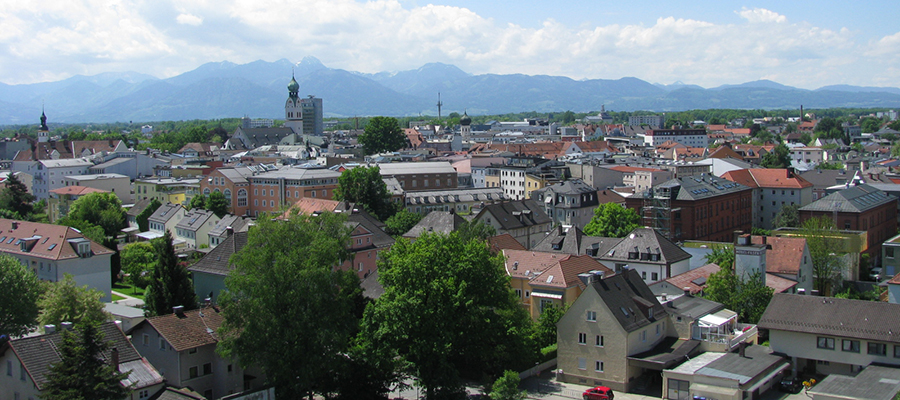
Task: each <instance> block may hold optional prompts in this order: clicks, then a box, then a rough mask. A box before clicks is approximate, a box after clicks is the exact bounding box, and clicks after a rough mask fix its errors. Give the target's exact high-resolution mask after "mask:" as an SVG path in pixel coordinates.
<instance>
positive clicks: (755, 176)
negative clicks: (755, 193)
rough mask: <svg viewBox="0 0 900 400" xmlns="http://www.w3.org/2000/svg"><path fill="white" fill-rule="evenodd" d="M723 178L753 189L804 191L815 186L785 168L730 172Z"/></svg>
mask: <svg viewBox="0 0 900 400" xmlns="http://www.w3.org/2000/svg"><path fill="white" fill-rule="evenodd" d="M722 178H725V179H728V180H729V181H732V182H737V183H740V184H742V185H744V186H749V187H752V188H760V187H762V188H783V189H803V188H807V187H812V186H813V184H812V183H810V182H809V181H807V180H806V179H803V178H802V177H800V175H797V174H795V173H793V172H791V171H788V170H787V169H784V168H777V169H776V168H749V169H739V170H734V171H729V172H726V173H724V174H722Z"/></svg>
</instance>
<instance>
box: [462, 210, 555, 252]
mask: <svg viewBox="0 0 900 400" xmlns="http://www.w3.org/2000/svg"><path fill="white" fill-rule="evenodd" d="M474 220H475V221H480V222H484V223H486V224H488V225H490V226H493V227H494V229H496V230H497V233H499V234H503V233H508V234H510V235H512V236H513V237H514V238H516V240H518V241H519V243H522V245H523V246H525V248H531V247H532V246H534V245H536V244H537V242H538V241H539V240H541V239H542V238H543V237H544V235H545V234H546V233H547V232H548V231H550V227H552V226H553V221H552V220H550V217H548V216H547V214H546V213H545V212H544V210H543V209H541V207H540V206H539V205H538V204H537V202H535V201H534V200H520V201H509V202H503V203H496V204H490V205H485V206H484V208H482V209H481V211H480V212H479V213H478V215H476V216H475V219H474Z"/></svg>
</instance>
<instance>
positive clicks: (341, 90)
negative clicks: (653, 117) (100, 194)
mask: <svg viewBox="0 0 900 400" xmlns="http://www.w3.org/2000/svg"><path fill="white" fill-rule="evenodd" d="M291 74H293V75H294V77H295V78H296V79H297V81H298V82H299V83H300V94H301V95H314V96H316V97H320V98H322V99H323V103H324V114H325V116H326V117H352V116H369V115H387V116H410V115H432V116H433V115H437V107H436V103H437V101H438V98H437V96H438V93H439V92H440V94H441V101H442V102H443V108H442V113H443V114H444V115H447V114H449V113H450V112H453V111H456V112H460V113H462V112H463V111H464V110H466V111H468V113H469V114H470V115H483V114H504V113H512V112H523V111H537V112H557V111H566V110H572V111H575V112H587V111H592V110H593V111H596V110H599V109H600V107H601V105H604V106H605V107H606V109H607V110H616V111H634V110H652V111H659V112H665V111H681V110H690V109H711V108H735V109H782V108H790V109H794V108H799V107H800V105H803V106H805V107H807V108H831V107H893V108H897V107H900V88H894V87H861V86H849V85H830V86H823V87H821V88H819V89H816V90H806V89H799V88H795V87H791V86H786V85H783V84H780V83H777V82H772V81H769V80H759V81H753V82H746V83H742V84H738V85H723V86H719V87H715V88H709V89H706V88H703V87H700V86H697V85H689V84H684V83H682V82H675V83H673V84H671V85H663V84H651V83H649V82H646V81H643V80H640V79H638V78H632V77H626V78H621V79H615V80H609V79H586V80H574V79H571V78H567V77H563V76H548V75H521V74H510V75H498V74H482V75H473V74H469V73H466V72H465V71H463V70H461V69H459V68H457V67H456V66H453V65H448V64H441V63H430V64H426V65H424V66H422V67H421V68H418V69H415V70H409V71H401V72H396V73H388V72H380V73H375V74H366V73H360V72H353V71H345V70H342V69H335V68H328V67H326V66H325V65H323V64H322V63H321V62H320V61H319V60H317V59H316V58H314V57H305V58H303V60H302V61H300V62H299V63H296V64H295V63H292V62H290V61H288V60H286V59H281V60H278V61H274V62H267V61H262V60H260V61H254V62H251V63H248V64H235V63H231V62H228V61H223V62H214V63H207V64H203V65H201V66H200V67H198V68H197V69H194V70H192V71H188V72H185V73H183V74H181V75H177V76H174V77H171V78H167V79H158V78H155V77H153V76H150V75H146V74H140V73H136V72H125V73H114V72H108V73H102V74H98V75H93V76H83V75H76V76H73V77H71V78H68V79H64V80H61V81H56V82H43V83H34V84H22V85H7V84H3V83H0V124H6V125H14V124H35V123H37V121H38V116H39V115H40V113H41V107H42V105H43V107H44V109H45V110H46V112H47V115H48V118H49V119H50V121H51V122H113V121H135V122H138V121H140V122H149V121H167V120H190V119H216V118H234V117H242V116H245V115H246V116H249V117H251V118H280V117H283V110H284V101H285V100H286V98H287V84H288V82H289V81H290V77H291Z"/></svg>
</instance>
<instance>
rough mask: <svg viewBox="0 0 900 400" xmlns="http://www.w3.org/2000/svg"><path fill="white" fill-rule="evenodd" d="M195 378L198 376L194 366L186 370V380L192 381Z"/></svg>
mask: <svg viewBox="0 0 900 400" xmlns="http://www.w3.org/2000/svg"><path fill="white" fill-rule="evenodd" d="M197 376H198V375H197V367H196V366H193V367H191V368H189V369H188V379H194V378H196V377H197Z"/></svg>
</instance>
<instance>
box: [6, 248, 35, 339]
mask: <svg viewBox="0 0 900 400" xmlns="http://www.w3.org/2000/svg"><path fill="white" fill-rule="evenodd" d="M0 288H2V289H0V335H4V334H5V335H9V336H11V337H14V336H21V335H24V334H26V333H28V330H29V329H31V328H32V327H33V326H35V325H37V319H38V311H39V308H38V299H40V297H41V293H42V292H43V285H42V283H41V281H40V280H39V279H38V278H37V275H35V273H34V272H31V270H29V269H28V267H26V266H24V265H22V263H20V262H19V260H17V259H15V258H13V257H11V256H9V255H6V254H0Z"/></svg>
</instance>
